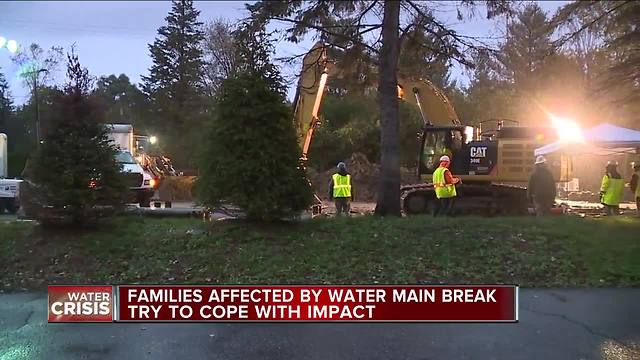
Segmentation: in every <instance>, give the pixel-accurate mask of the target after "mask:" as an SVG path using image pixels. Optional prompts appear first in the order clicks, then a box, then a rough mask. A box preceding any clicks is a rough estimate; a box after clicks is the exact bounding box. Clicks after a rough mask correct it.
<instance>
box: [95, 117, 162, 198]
mask: <svg viewBox="0 0 640 360" xmlns="http://www.w3.org/2000/svg"><path fill="white" fill-rule="evenodd" d="M107 129H108V137H109V139H110V140H111V141H112V142H113V143H114V144H115V146H116V147H117V148H118V153H117V154H116V160H117V161H118V163H119V164H120V165H121V166H122V172H123V174H124V175H125V179H126V180H125V181H126V182H127V185H128V186H129V189H130V190H131V199H132V200H134V201H135V202H137V203H138V205H140V207H149V206H150V204H151V197H153V194H154V193H155V190H156V188H157V186H158V179H156V178H155V177H153V176H152V175H151V174H149V173H148V172H146V171H144V169H143V168H142V166H141V165H140V164H139V163H138V162H137V161H136V158H135V155H136V147H135V138H134V135H133V126H131V125H129V124H107Z"/></svg>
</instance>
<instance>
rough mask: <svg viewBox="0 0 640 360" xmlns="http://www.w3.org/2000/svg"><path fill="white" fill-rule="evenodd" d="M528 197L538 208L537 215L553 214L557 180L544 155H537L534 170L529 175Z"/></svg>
mask: <svg viewBox="0 0 640 360" xmlns="http://www.w3.org/2000/svg"><path fill="white" fill-rule="evenodd" d="M527 198H528V199H529V200H530V201H532V202H533V205H534V206H535V208H536V216H546V215H549V214H551V208H552V207H553V203H554V202H555V201H556V181H555V179H554V178H553V174H552V173H551V170H549V167H548V166H547V159H546V158H545V157H544V156H538V157H536V162H535V164H534V169H533V172H532V173H531V176H530V177H529V185H528V186H527Z"/></svg>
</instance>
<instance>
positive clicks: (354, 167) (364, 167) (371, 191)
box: [307, 153, 417, 202]
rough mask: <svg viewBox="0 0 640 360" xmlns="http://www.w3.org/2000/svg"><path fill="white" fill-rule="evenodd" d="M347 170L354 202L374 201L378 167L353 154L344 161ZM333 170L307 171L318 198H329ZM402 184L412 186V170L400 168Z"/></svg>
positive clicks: (414, 175)
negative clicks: (352, 189)
mask: <svg viewBox="0 0 640 360" xmlns="http://www.w3.org/2000/svg"><path fill="white" fill-rule="evenodd" d="M345 163H346V164H347V170H348V171H349V173H350V174H351V182H352V184H353V188H354V200H355V201H364V202H371V201H376V194H377V192H378V184H379V180H380V165H378V164H374V163H371V162H370V161H369V160H368V159H367V157H366V156H365V155H364V154H362V153H354V154H352V155H351V157H350V158H349V159H348V160H347V161H345ZM335 172H336V170H335V169H329V170H327V171H324V172H320V173H319V172H317V171H315V170H314V169H312V168H309V169H307V174H308V176H309V179H310V180H311V184H312V185H313V189H314V191H315V192H316V194H317V195H318V196H320V198H322V199H323V200H327V199H328V198H329V183H330V182H331V176H332V175H333V174H335ZM400 174H401V181H402V184H413V183H415V182H416V181H417V180H416V172H415V170H414V169H407V168H401V170H400Z"/></svg>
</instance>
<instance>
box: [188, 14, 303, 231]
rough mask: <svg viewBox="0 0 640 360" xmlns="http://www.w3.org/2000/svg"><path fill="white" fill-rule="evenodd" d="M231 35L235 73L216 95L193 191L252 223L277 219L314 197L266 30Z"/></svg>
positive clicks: (201, 197)
mask: <svg viewBox="0 0 640 360" xmlns="http://www.w3.org/2000/svg"><path fill="white" fill-rule="evenodd" d="M236 36H237V37H238V49H239V53H240V56H239V57H240V66H239V68H240V70H239V71H238V73H237V74H236V75H234V76H233V77H231V78H228V79H226V80H225V81H224V82H223V83H222V86H221V88H220V90H219V92H218V95H217V101H216V114H215V116H214V119H213V121H212V123H211V127H210V129H209V134H208V135H209V136H207V140H206V143H205V145H204V146H203V153H202V156H201V160H200V167H199V168H200V176H199V177H198V182H197V192H198V196H199V198H200V200H201V201H202V202H203V203H204V204H205V205H208V206H211V207H216V206H219V205H220V204H222V203H231V204H234V205H236V206H239V207H240V208H241V209H242V210H243V211H244V213H245V214H246V216H247V218H249V219H254V220H276V219H279V218H282V217H285V216H289V215H293V214H295V213H296V212H298V211H301V210H303V209H305V208H307V207H308V206H310V205H311V201H312V195H313V193H312V191H311V188H310V186H309V183H308V181H307V179H306V177H305V173H304V169H303V167H302V164H301V161H300V158H299V157H300V150H299V148H298V144H297V140H296V134H295V130H294V128H293V124H292V121H291V119H292V117H293V116H292V114H291V109H290V107H289V106H288V105H287V102H286V96H285V87H284V84H283V81H282V79H281V77H280V74H279V73H278V69H277V68H276V67H275V66H274V65H273V64H272V63H271V62H270V61H269V53H270V49H269V48H268V45H267V44H268V41H266V34H265V32H264V29H261V30H258V31H252V30H250V27H245V28H244V29H243V30H242V31H240V32H239V33H237V34H236Z"/></svg>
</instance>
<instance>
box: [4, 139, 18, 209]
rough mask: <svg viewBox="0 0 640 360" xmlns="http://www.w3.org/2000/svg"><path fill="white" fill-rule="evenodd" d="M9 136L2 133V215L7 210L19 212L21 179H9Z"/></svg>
mask: <svg viewBox="0 0 640 360" xmlns="http://www.w3.org/2000/svg"><path fill="white" fill-rule="evenodd" d="M7 176H8V174H7V135H5V134H2V133H0V214H2V213H4V211H5V210H6V211H7V212H8V213H10V214H15V213H16V212H17V211H18V208H19V207H20V206H19V204H20V203H19V201H18V198H19V195H20V183H21V182H22V180H19V179H8V178H7Z"/></svg>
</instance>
